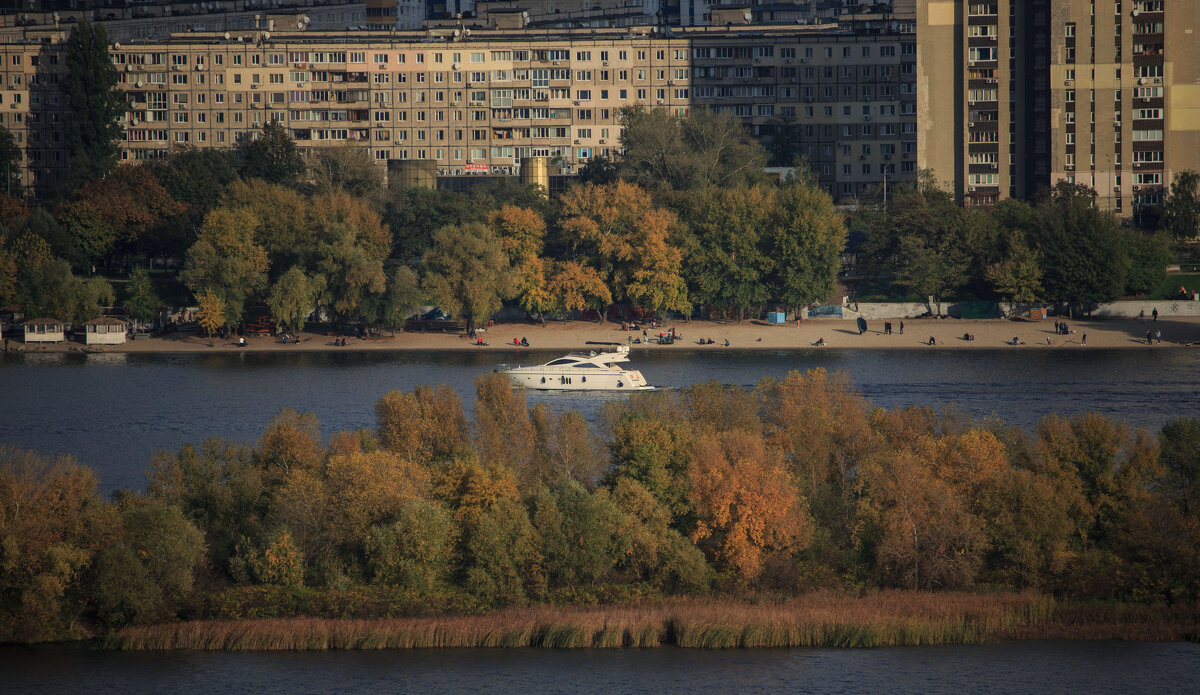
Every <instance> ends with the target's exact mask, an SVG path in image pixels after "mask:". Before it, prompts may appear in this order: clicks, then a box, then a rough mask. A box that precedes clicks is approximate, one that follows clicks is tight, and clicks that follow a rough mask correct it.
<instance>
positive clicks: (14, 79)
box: [0, 24, 918, 201]
mask: <svg viewBox="0 0 1200 695" xmlns="http://www.w3.org/2000/svg"><path fill="white" fill-rule="evenodd" d="M110 54H111V56H112V59H113V62H114V64H115V65H116V67H117V69H118V70H119V71H120V75H121V88H122V89H123V90H125V92H126V94H127V96H128V98H129V103H130V110H129V112H128V114H127V117H126V120H125V123H124V127H125V142H124V143H123V156H124V157H125V159H127V160H128V161H140V160H146V159H154V158H159V157H163V156H165V155H166V154H167V153H168V152H169V151H170V150H171V149H172V148H178V147H186V146H197V147H221V148H230V147H233V146H235V145H236V144H237V143H238V142H239V141H240V140H242V139H243V138H248V137H255V136H256V135H257V134H258V133H259V132H260V130H261V127H262V125H263V123H265V122H267V121H269V120H272V119H276V120H278V121H280V122H281V123H282V124H283V125H284V126H285V127H286V128H287V129H288V131H289V132H290V133H291V135H292V137H293V138H294V139H295V140H296V142H297V143H298V145H299V146H300V147H302V148H318V147H336V146H344V145H347V144H349V145H350V146H355V147H362V148H364V149H367V150H368V151H369V152H370V156H371V157H372V159H374V160H375V161H376V162H378V163H379V165H380V166H386V164H387V162H388V161H389V160H424V161H433V162H436V164H437V167H438V169H439V171H440V172H441V173H442V174H445V175H462V174H465V173H479V172H487V173H492V174H504V173H515V172H516V171H517V169H518V168H519V166H520V163H521V161H522V160H524V159H526V158H530V157H551V158H556V159H557V160H559V161H560V162H561V164H562V165H563V167H564V169H565V170H566V171H567V172H571V171H575V170H578V168H579V167H581V166H583V165H584V164H586V163H587V162H588V161H589V160H591V159H592V158H593V157H596V156H600V155H604V154H609V153H612V152H613V151H614V150H615V149H617V147H618V139H619V136H620V125H619V112H620V109H621V108H622V107H624V106H630V105H634V104H644V105H648V106H652V107H653V106H661V107H664V108H667V109H669V110H670V111H671V112H672V113H675V114H678V115H681V116H682V115H687V114H689V113H690V112H691V110H692V109H695V108H698V107H707V108H712V109H715V110H717V111H719V112H723V113H728V114H730V115H733V116H735V117H737V118H739V119H741V120H742V121H743V122H744V123H745V124H746V125H747V126H748V127H749V128H751V129H752V131H753V132H754V133H755V134H756V135H758V136H759V137H762V138H764V139H765V140H767V141H768V142H770V141H771V140H772V139H774V136H775V134H776V133H777V132H783V131H786V132H787V133H788V135H789V138H790V140H791V142H792V143H793V144H794V148H793V150H792V151H791V152H790V155H789V156H796V155H802V156H805V157H807V158H808V160H809V162H810V163H811V165H812V166H813V168H814V170H815V172H816V174H817V175H818V177H819V179H820V182H821V184H822V185H823V186H824V187H826V188H827V190H829V191H830V192H831V193H832V194H833V195H834V196H835V198H837V199H839V200H845V201H853V200H855V199H858V198H860V197H861V196H863V195H864V194H867V193H869V192H871V191H874V190H876V189H878V187H879V186H880V185H881V184H882V182H883V181H884V180H885V179H887V180H888V181H895V180H897V179H900V178H903V177H906V176H912V175H914V174H915V172H916V168H917V160H918V156H917V132H916V130H917V116H916V93H915V88H914V85H915V82H914V78H915V68H916V47H915V44H914V37H913V35H912V33H911V31H905V30H903V28H901V27H898V26H893V25H887V26H879V25H876V26H875V27H872V28H867V27H865V26H863V25H861V24H859V25H838V24H829V25H815V26H803V27H800V26H790V27H788V26H783V27H780V26H741V27H735V26H731V27H714V28H695V29H688V30H680V29H675V30H656V29H654V28H651V27H636V28H622V29H585V30H578V31H568V30H560V29H555V30H530V29H525V30H520V31H509V30H482V29H474V30H471V31H469V32H468V31H465V30H460V29H457V28H455V29H452V28H439V29H427V30H424V31H420V32H409V33H403V32H386V33H370V32H361V31H359V32H340V33H329V32H320V33H318V32H285V31H277V32H264V31H248V32H230V33H229V34H228V35H226V34H224V33H212V32H210V33H203V32H192V33H189V34H183V35H174V36H172V37H171V38H169V39H165V40H155V41H135V42H131V43H127V44H119V45H117V44H114V45H113V46H112V47H111V49H110ZM0 60H2V61H3V68H0V76H2V79H3V81H4V84H3V88H2V89H0V125H3V126H5V127H7V128H9V129H10V130H12V131H13V132H14V134H15V135H16V136H17V138H18V141H19V142H20V144H22V145H23V146H24V147H25V149H26V155H27V164H28V169H29V177H28V178H27V179H26V181H27V183H29V184H31V185H32V186H33V187H34V188H35V189H36V190H39V191H44V190H46V189H52V188H53V187H55V186H57V185H58V184H59V183H60V182H61V181H62V180H64V178H65V176H66V171H67V167H68V166H69V163H68V161H67V153H66V151H65V149H64V143H63V142H62V139H61V134H60V131H61V123H62V118H63V117H64V111H63V103H62V99H61V95H60V94H59V91H58V79H59V76H60V75H61V74H62V71H63V69H64V62H65V61H63V60H62V56H61V44H59V43H55V42H49V43H46V42H28V43H17V44H12V43H10V44H6V45H3V46H0Z"/></svg>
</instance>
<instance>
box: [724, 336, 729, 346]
mask: <svg viewBox="0 0 1200 695" xmlns="http://www.w3.org/2000/svg"><path fill="white" fill-rule="evenodd" d="M725 347H729V338H726V339H725Z"/></svg>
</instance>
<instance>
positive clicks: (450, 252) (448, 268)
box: [424, 223, 513, 331]
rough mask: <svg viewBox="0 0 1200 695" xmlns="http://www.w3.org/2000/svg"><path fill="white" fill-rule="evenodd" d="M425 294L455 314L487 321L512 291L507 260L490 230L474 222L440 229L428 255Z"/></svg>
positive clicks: (469, 324) (470, 326)
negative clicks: (502, 299)
mask: <svg viewBox="0 0 1200 695" xmlns="http://www.w3.org/2000/svg"><path fill="white" fill-rule="evenodd" d="M425 267H426V268H427V274H426V275H425V283H424V286H425V291H426V293H427V294H428V295H429V296H430V297H433V298H435V299H436V300H437V301H438V303H439V304H441V305H442V306H443V307H445V308H446V309H448V310H449V312H450V313H451V314H452V315H455V316H463V317H464V318H465V319H466V320H467V330H468V331H471V330H473V329H474V328H475V323H476V321H479V320H481V319H482V320H487V318H488V317H490V316H491V315H492V314H494V313H495V312H496V311H499V309H500V300H501V298H503V297H506V296H508V295H509V294H510V293H511V292H512V284H513V283H512V278H511V277H510V274H509V268H508V259H507V258H506V257H505V255H504V249H503V247H502V246H501V244H500V240H499V239H497V238H496V235H495V233H494V232H493V231H492V230H491V228H490V227H488V226H486V225H483V224H478V223H471V224H466V225H463V226H450V227H443V228H441V229H439V230H438V231H437V232H436V233H435V234H434V235H433V247H432V248H431V249H429V250H428V251H426V252H425Z"/></svg>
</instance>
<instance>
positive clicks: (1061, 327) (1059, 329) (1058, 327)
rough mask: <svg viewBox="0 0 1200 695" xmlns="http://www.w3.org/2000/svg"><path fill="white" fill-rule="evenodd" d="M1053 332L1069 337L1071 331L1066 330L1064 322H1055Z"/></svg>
mask: <svg viewBox="0 0 1200 695" xmlns="http://www.w3.org/2000/svg"><path fill="white" fill-rule="evenodd" d="M1054 332H1055V333H1057V334H1059V335H1070V334H1071V330H1070V329H1069V328H1067V322H1066V321H1055V322H1054Z"/></svg>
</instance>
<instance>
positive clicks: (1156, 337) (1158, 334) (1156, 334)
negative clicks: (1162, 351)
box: [1154, 328, 1162, 345]
mask: <svg viewBox="0 0 1200 695" xmlns="http://www.w3.org/2000/svg"><path fill="white" fill-rule="evenodd" d="M1154 340H1155V342H1157V343H1158V344H1159V345H1162V329H1161V328H1160V329H1159V330H1157V331H1154Z"/></svg>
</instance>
